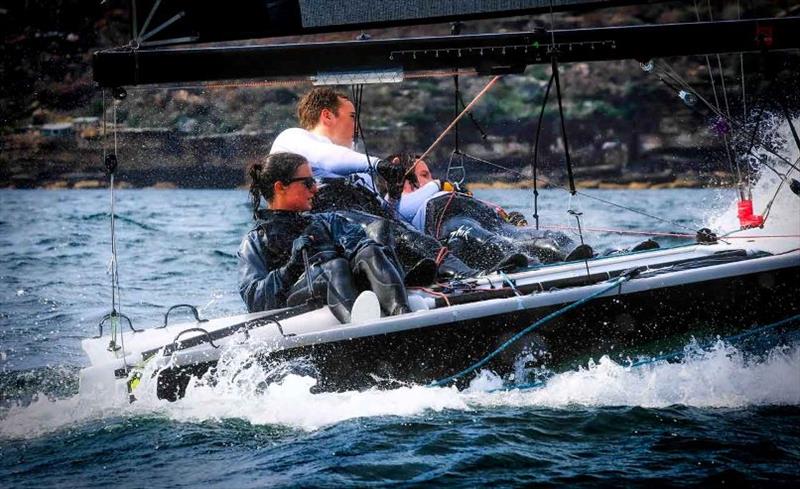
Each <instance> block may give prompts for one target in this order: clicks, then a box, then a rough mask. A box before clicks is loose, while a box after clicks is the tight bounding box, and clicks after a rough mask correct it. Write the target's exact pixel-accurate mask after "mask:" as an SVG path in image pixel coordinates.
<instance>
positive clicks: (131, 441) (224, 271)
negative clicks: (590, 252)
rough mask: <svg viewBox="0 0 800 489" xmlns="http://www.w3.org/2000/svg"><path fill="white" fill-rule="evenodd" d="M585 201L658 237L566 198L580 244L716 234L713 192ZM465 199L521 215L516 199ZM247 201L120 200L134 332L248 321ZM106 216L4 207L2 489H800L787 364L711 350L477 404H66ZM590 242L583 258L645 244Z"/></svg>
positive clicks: (796, 353) (275, 391) (82, 194)
mask: <svg viewBox="0 0 800 489" xmlns="http://www.w3.org/2000/svg"><path fill="white" fill-rule="evenodd" d="M589 193H591V194H592V195H595V196H599V197H601V198H603V199H607V200H612V201H614V202H618V203H621V204H623V205H626V206H633V207H637V208H639V209H643V210H646V211H647V212H648V213H649V214H656V215H659V216H665V217H667V218H668V219H669V220H672V221H675V222H673V223H666V222H659V221H653V220H651V219H648V218H646V217H644V216H642V215H639V214H634V213H629V212H624V211H622V210H620V209H619V208H613V207H608V206H604V205H602V204H599V203H598V202H597V201H592V200H589V199H586V198H580V197H579V198H575V199H574V200H573V201H572V202H571V204H572V205H573V206H574V207H577V208H578V209H580V210H581V211H583V212H584V218H583V219H584V220H583V224H584V226H588V227H590V228H591V227H593V226H594V227H597V228H603V229H610V228H633V229H639V230H644V231H656V232H686V229H685V228H683V227H682V226H687V227H689V228H692V229H697V227H699V226H701V225H710V226H715V227H716V228H718V229H722V228H726V226H728V228H730V226H731V225H732V224H731V222H732V221H731V220H730V217H731V216H730V213H731V211H730V209H728V208H729V205H730V201H731V199H732V198H733V196H734V194H733V192H731V191H727V190H718V191H714V190H658V191H589ZM477 196H479V197H482V198H486V199H491V200H493V201H496V202H498V203H500V204H502V205H504V206H506V207H507V208H508V209H509V210H520V211H523V212H524V213H526V214H527V215H530V192H526V191H520V190H504V191H479V192H477ZM246 197H247V196H246V193H245V192H243V191H191V190H126V191H120V192H118V193H117V212H118V214H119V220H118V222H117V233H118V249H119V273H120V282H121V285H122V305H123V311H122V312H124V313H125V314H127V315H129V316H130V317H131V318H132V319H133V320H134V324H135V325H136V326H137V327H150V326H152V325H154V324H156V323H158V322H160V321H161V320H162V319H163V313H164V311H165V310H166V308H168V307H169V306H170V305H173V304H178V303H185V302H188V303H192V304H196V305H198V306H199V307H200V309H201V314H202V315H203V316H205V317H216V316H223V315H228V314H235V313H241V312H243V310H244V307H243V305H242V303H241V300H240V298H239V297H238V294H237V291H236V258H235V252H236V248H237V246H238V244H239V241H240V239H241V237H242V235H243V234H244V233H245V232H246V231H247V229H248V226H249V225H250V222H251V218H250V211H249V209H248V206H247V198H246ZM541 204H542V207H543V210H541V214H542V215H543V216H544V217H543V221H542V222H543V224H547V225H559V226H572V225H574V218H572V217H570V216H569V215H567V214H566V212H565V211H566V209H567V207H568V205H570V201H569V196H568V195H567V194H565V193H563V192H558V191H553V192H549V191H545V192H543V195H542V197H541ZM791 205H794V204H791ZM108 209H109V195H108V192H107V191H40V190H34V191H8V190H0V487H3V488H5V487H48V486H51V487H112V486H113V487H198V486H204V487H265V486H278V487H286V486H305V487H309V486H313V487H316V486H326V487H341V486H360V485H364V486H371V485H388V484H400V485H406V484H411V485H413V484H420V485H422V484H429V483H435V484H439V485H448V486H460V487H476V486H489V485H501V486H507V485H510V486H514V485H516V486H524V485H530V484H535V485H569V486H577V485H583V486H596V485H607V486H608V485H614V486H620V485H621V486H628V485H635V486H644V485H652V484H657V485H676V486H683V485H697V484H702V485H711V486H717V485H726V486H729V485H734V484H736V483H742V482H744V483H746V484H748V485H759V486H770V487H777V486H785V487H789V486H794V484H796V482H797V480H798V478H800V348H798V347H797V346H793V347H784V348H780V349H776V350H774V351H772V352H770V353H769V355H766V356H764V357H759V358H752V357H749V356H747V355H745V354H743V353H741V352H739V351H737V350H736V349H735V348H733V347H730V346H728V345H725V344H722V343H720V344H719V345H718V346H717V348H716V349H715V350H713V351H711V352H710V353H705V354H702V355H695V356H693V357H691V358H690V359H689V360H685V361H683V362H681V363H675V364H652V365H647V366H645V367H643V368H639V369H631V368H628V367H625V366H622V365H618V364H616V363H614V362H613V361H611V360H609V359H607V358H603V359H596V362H594V363H592V364H590V365H589V366H587V368H585V369H583V370H581V371H576V372H569V373H565V374H561V375H558V376H555V377H554V378H553V379H551V381H550V382H549V383H548V384H547V385H546V386H545V387H543V388H541V389H536V390H529V391H505V392H504V391H500V392H497V391H492V390H491V389H490V387H492V386H493V385H494V382H495V381H496V379H493V378H492V377H491V375H489V374H488V373H486V374H485V375H484V376H483V377H482V378H481V379H480V380H479V381H476V382H475V383H474V384H473V386H472V388H471V389H469V390H467V391H465V392H458V391H456V390H454V389H450V388H441V389H438V388H437V389H431V388H425V387H421V386H417V387H409V388H403V389H398V390H394V391H385V392H382V391H367V392H345V393H329V394H311V393H310V392H309V388H310V387H311V386H312V385H313V383H314V380H313V379H310V378H308V377H300V376H289V377H287V378H286V379H285V380H284V381H283V382H281V383H278V384H268V385H265V383H264V382H263V381H262V380H263V379H260V378H259V377H258V375H256V374H253V376H252V377H251V378H248V379H245V380H242V379H239V380H237V381H236V382H230V383H227V384H226V383H225V382H221V384H222V385H218V386H213V387H211V386H202V385H198V386H195V387H194V388H190V391H189V393H188V395H187V397H186V398H185V399H183V400H181V401H178V402H176V403H166V402H161V401H157V400H154V399H143V400H142V401H141V402H137V403H135V404H133V405H126V406H115V405H109V404H108V403H105V402H103V401H104V400H98V399H82V398H81V397H80V396H79V395H78V394H77V392H78V380H77V379H78V372H79V370H80V368H81V367H83V366H85V365H86V364H87V360H86V358H85V356H84V354H83V352H82V350H81V348H80V341H81V340H82V339H83V338H86V337H88V336H92V335H95V334H97V324H98V322H99V321H100V319H101V318H102V317H103V315H105V314H106V313H107V312H108V311H109V307H110V302H111V297H110V287H109V285H110V276H109V275H108V274H107V269H108V265H109V260H110V237H109V214H108ZM726 209H727V210H726ZM784 210H785V209H784ZM788 211H789V212H792V211H794V212H795V214H794V215H795V216H796V215H797V214H796V208H790V209H788ZM773 212H780V203H778V204H776V208H775V209H774V210H773ZM586 238H587V240H588V241H589V242H590V243H592V244H593V246H595V248H596V249H603V248H605V247H614V246H618V247H624V246H630V245H631V244H635V243H636V242H638V241H641V240H642V239H644V237H643V236H637V235H625V236H619V235H616V234H612V233H607V232H594V231H590V232H587V234H586ZM658 240H659V241H660V242H661V243H662V245H671V244H679V243H681V241H680V240H677V239H675V238H671V239H669V238H658Z"/></svg>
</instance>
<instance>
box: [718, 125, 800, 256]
mask: <svg viewBox="0 0 800 489" xmlns="http://www.w3.org/2000/svg"><path fill="white" fill-rule="evenodd" d="M798 123H800V120H797V121H795V126H797V125H799V124H798ZM776 132H777V135H778V136H779V137H781V138H783V139H784V140H785V141H794V139H793V138H792V135H791V130H790V128H789V124H788V123H786V122H784V123H783V124H782V125H781V126H779V127H778V128H777V131H776ZM782 153H783V156H784V157H785V158H786V159H787V160H789V161H790V162H792V163H793V164H794V166H795V167H797V166H798V164H799V163H798V158H799V157H800V149H798V148H797V147H796V146H795V145H794V143H791V142H790V143H789V144H788V146H787V149H786V150H784V151H783V152H782ZM756 154H758V155H759V156H760V157H762V158H765V159H768V160H770V161H772V162H773V163H772V164H771V165H772V166H773V168H774V169H775V170H776V171H777V172H779V173H781V174H782V175H786V176H787V181H786V182H783V184H781V183H782V182H781V177H780V176H778V175H776V174H775V172H773V171H772V170H770V169H768V168H766V167H761V168H760V169H759V171H758V173H757V176H756V178H755V184H754V185H753V189H752V194H753V195H752V196H753V205H754V212H755V213H756V214H761V215H763V214H764V212H765V210H766V206H767V205H768V204H769V202H770V201H771V200H772V199H773V197H774V199H775V201H774V203H773V204H772V209H771V210H770V213H769V216H768V218H767V221H766V223H765V224H764V227H763V228H754V229H749V230H747V235H748V236H770V235H778V234H780V235H792V236H800V218H798V217H797V216H799V215H800V197H798V196H797V195H796V194H795V193H794V192H792V190H791V189H790V188H789V181H790V179H791V178H795V179H800V173H798V171H796V170H795V169H793V168H791V167H790V166H789V165H787V164H786V163H784V162H781V161H777V160H776V159H775V158H773V157H771V155H770V154H768V153H766V152H763V151H762V152H761V153H760V154H759V153H758V152H756ZM776 192H777V193H776ZM709 222H710V226H709V227H711V228H712V229H719V230H723V231H731V230H735V229H739V220H738V218H737V208H736V202H733V203H732V204H731V206H730V207H728V209H726V210H725V211H724V212H723V213H722V214H720V215H718V216H710V221H709ZM798 245H800V238H798Z"/></svg>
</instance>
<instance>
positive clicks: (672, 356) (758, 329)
mask: <svg viewBox="0 0 800 489" xmlns="http://www.w3.org/2000/svg"><path fill="white" fill-rule="evenodd" d="M798 320H800V314H796V315H794V316H791V317H788V318H786V319H781V320H780V321H777V322H774V323H772V324H768V325H766V326H754V327H753V328H751V329H749V330H747V331H745V332H743V333H739V334H737V335H732V336H727V337H725V338H720V340H718V341H723V342H725V343H731V342H734V341H738V340H741V339H744V338H748V337H750V336H754V335H760V334H762V333H764V332H766V331H769V330H771V329H775V328H778V327H780V326H784V325H786V324H791V323H793V322H795V321H798ZM709 346H710V345H708V344H707V345H705V346H703V347H701V349H702V350H706V349H708V348H709ZM685 355H686V352H685V350H683V349H681V350H675V351H673V352H670V353H666V354H663V355H658V356H655V357H650V358H647V359H643V360H638V361H636V362H632V363H631V364H630V365H628V368H631V369H634V368H639V367H642V366H645V365H650V364H653V363H658V362H663V361H671V360H678V359H680V358H682V357H684V356H685ZM546 384H547V381H546V380H538V381H534V382H529V383H525V384H517V385H513V386H506V387H500V388H497V389H491V390H489V391H488V392H498V391H501V392H508V391H512V390H516V391H523V390H531V389H538V388H540V387H544V386H545V385H546Z"/></svg>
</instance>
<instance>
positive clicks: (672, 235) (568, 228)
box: [542, 225, 800, 240]
mask: <svg viewBox="0 0 800 489" xmlns="http://www.w3.org/2000/svg"><path fill="white" fill-rule="evenodd" d="M542 229H549V230H553V231H577V230H578V228H576V227H573V226H560V225H551V226H542ZM583 230H584V231H593V232H598V233H615V234H632V235H639V236H661V237H665V238H687V239H694V238H696V237H697V235H696V234H688V233H662V232H657V231H631V230H627V229H613V228H593V227H588V228H587V227H584V228H583ZM736 231H738V229H737V230H734V231H732V232H736ZM723 237H724V238H725V239H726V240H727V239H761V238H800V234H771V235H765V236H760V235H759V236H727V235H725V236H723Z"/></svg>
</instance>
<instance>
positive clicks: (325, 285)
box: [286, 258, 358, 324]
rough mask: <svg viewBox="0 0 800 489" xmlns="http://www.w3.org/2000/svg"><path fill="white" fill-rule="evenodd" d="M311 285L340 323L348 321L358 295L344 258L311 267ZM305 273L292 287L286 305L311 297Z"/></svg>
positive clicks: (296, 303) (348, 265) (292, 304)
mask: <svg viewBox="0 0 800 489" xmlns="http://www.w3.org/2000/svg"><path fill="white" fill-rule="evenodd" d="M311 275H312V286H313V287H314V295H315V296H316V297H324V298H325V304H326V305H327V306H328V307H329V308H330V310H331V312H332V313H333V315H334V316H336V319H338V320H339V322H340V323H342V324H347V323H349V322H350V311H352V309H353V303H354V302H355V300H356V297H357V296H358V292H357V290H356V287H355V283H354V282H353V274H352V272H351V271H350V264H349V263H348V262H347V260H345V259H344V258H334V259H332V260H328V261H326V262H323V263H321V264H316V265H313V266H312V267H311ZM307 283H308V282H307V280H306V277H305V275H303V276H301V277H300V280H298V281H297V283H295V285H294V286H293V287H292V292H291V295H289V299H288V300H287V301H286V303H287V305H289V306H295V305H298V304H302V303H303V302H306V301H307V300H308V299H310V298H311V294H309V290H308V286H307Z"/></svg>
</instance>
